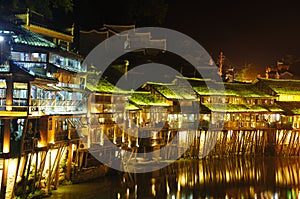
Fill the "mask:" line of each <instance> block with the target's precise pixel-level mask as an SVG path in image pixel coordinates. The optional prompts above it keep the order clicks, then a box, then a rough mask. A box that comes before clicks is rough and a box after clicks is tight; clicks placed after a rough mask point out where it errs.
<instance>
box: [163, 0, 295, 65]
mask: <svg viewBox="0 0 300 199" xmlns="http://www.w3.org/2000/svg"><path fill="white" fill-rule="evenodd" d="M172 2H173V3H170V4H169V11H168V15H167V18H166V21H165V26H167V27H170V28H173V29H175V30H178V31H181V32H183V33H185V34H187V35H189V36H191V37H192V38H194V39H195V40H197V41H198V42H199V43H200V44H201V45H202V46H203V47H204V48H205V49H206V50H207V51H208V52H209V53H210V55H211V56H212V57H214V58H215V57H217V56H218V53H219V52H220V51H221V50H222V51H223V52H224V54H225V56H226V58H228V59H229V60H230V61H231V62H232V63H233V64H234V65H236V66H242V65H245V64H248V63H255V64H257V65H260V66H267V65H271V66H272V65H275V61H276V60H278V59H281V58H282V57H283V56H285V55H286V54H292V55H294V56H295V57H297V58H299V57H300V25H299V24H300V3H292V2H288V1H279V2H277V1H261V2H255V1H231V2H230V1H216V0H212V1H205V4H201V3H199V2H202V1H179V0H173V1H172ZM188 2H189V3H188Z"/></svg>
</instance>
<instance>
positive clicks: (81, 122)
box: [0, 22, 87, 198]
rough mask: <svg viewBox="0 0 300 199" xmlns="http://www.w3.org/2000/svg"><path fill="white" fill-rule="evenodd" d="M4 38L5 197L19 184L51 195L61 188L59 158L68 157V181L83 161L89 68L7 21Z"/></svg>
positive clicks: (0, 29) (1, 31)
mask: <svg viewBox="0 0 300 199" xmlns="http://www.w3.org/2000/svg"><path fill="white" fill-rule="evenodd" d="M0 40H1V43H0V46H1V49H0V52H1V63H0V65H1V67H0V68H1V71H0V81H1V111H0V112H1V113H0V123H1V125H0V126H1V127H0V129H1V130H0V135H1V136H0V137H1V147H0V152H1V158H2V160H3V172H2V178H1V179H2V182H1V195H2V196H3V198H4V196H5V195H6V197H9V196H10V195H11V194H14V193H15V192H14V190H18V189H19V188H18V187H20V186H21V187H23V192H21V193H18V194H20V195H22V194H28V193H30V192H34V190H35V189H36V188H37V187H42V188H43V189H44V191H45V192H48V191H50V187H51V186H52V185H54V186H55V187H57V186H58V183H59V173H60V172H59V171H60V169H61V168H62V167H61V166H62V165H60V164H61V161H60V160H62V159H64V158H66V159H67V161H66V162H67V164H66V165H65V166H64V168H65V171H64V173H65V174H66V175H65V176H64V178H66V179H70V178H71V166H72V164H73V165H75V166H76V165H77V164H78V161H79V160H78V158H77V156H74V157H73V154H75V155H76V153H73V152H74V151H76V148H77V146H78V143H79V138H80V136H84V132H85V131H86V124H85V123H86V119H85V118H86V115H85V113H86V107H87V106H86V103H87V101H85V100H84V99H86V97H85V96H86V95H87V93H86V90H85V78H86V77H85V70H86V69H85V68H84V66H82V65H81V61H82V57H81V56H79V55H77V54H75V53H72V52H70V51H67V50H65V49H63V48H61V47H58V46H57V45H56V44H54V43H52V42H50V41H48V40H47V39H45V38H43V37H42V36H40V35H38V34H36V33H33V32H30V31H28V30H26V29H24V28H23V27H22V26H15V25H12V24H9V23H6V22H2V23H1V26H0ZM66 162H65V163H66ZM72 162H73V163H72ZM36 184H39V185H40V184H43V185H41V186H36Z"/></svg>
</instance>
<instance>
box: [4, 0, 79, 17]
mask: <svg viewBox="0 0 300 199" xmlns="http://www.w3.org/2000/svg"><path fill="white" fill-rule="evenodd" d="M73 6H74V4H73V1H72V0H10V1H7V0H0V13H1V16H4V17H5V16H10V15H13V14H15V13H16V12H18V11H21V10H26V9H30V10H32V11H35V12H37V13H40V14H41V15H43V16H44V17H46V18H49V19H53V17H55V16H54V12H57V11H59V10H61V11H62V12H63V13H64V14H70V13H72V11H73Z"/></svg>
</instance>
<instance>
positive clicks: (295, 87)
mask: <svg viewBox="0 0 300 199" xmlns="http://www.w3.org/2000/svg"><path fill="white" fill-rule="evenodd" d="M259 81H261V82H262V83H263V84H264V85H266V86H267V87H269V88H270V89H272V90H273V91H275V92H276V93H277V94H293V95H299V94H300V80H291V79H289V80H288V79H259Z"/></svg>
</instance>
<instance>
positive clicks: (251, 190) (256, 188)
mask: <svg viewBox="0 0 300 199" xmlns="http://www.w3.org/2000/svg"><path fill="white" fill-rule="evenodd" d="M49 198H55V199H94V198H95V199H114V198H116V199H118V198H124V199H129V198H130V199H131V198H161V199H196V198H197V199H198V198H203V199H211V198H213V199H214V198H241V199H243V198H245V199H248V198H263V199H269V198H274V199H277V198H288V199H292V198H300V158H299V157H289V158H271V157H269V158H260V157H256V158H221V159H205V160H185V159H181V160H178V161H176V162H174V163H172V164H171V165H169V166H168V167H165V168H162V169H160V170H157V171H153V172H148V173H139V174H129V173H119V174H113V175H108V176H105V177H101V178H99V179H97V180H94V181H92V182H87V183H81V184H73V185H67V186H60V187H59V188H58V190H55V191H53V192H52V195H51V197H49Z"/></svg>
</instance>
